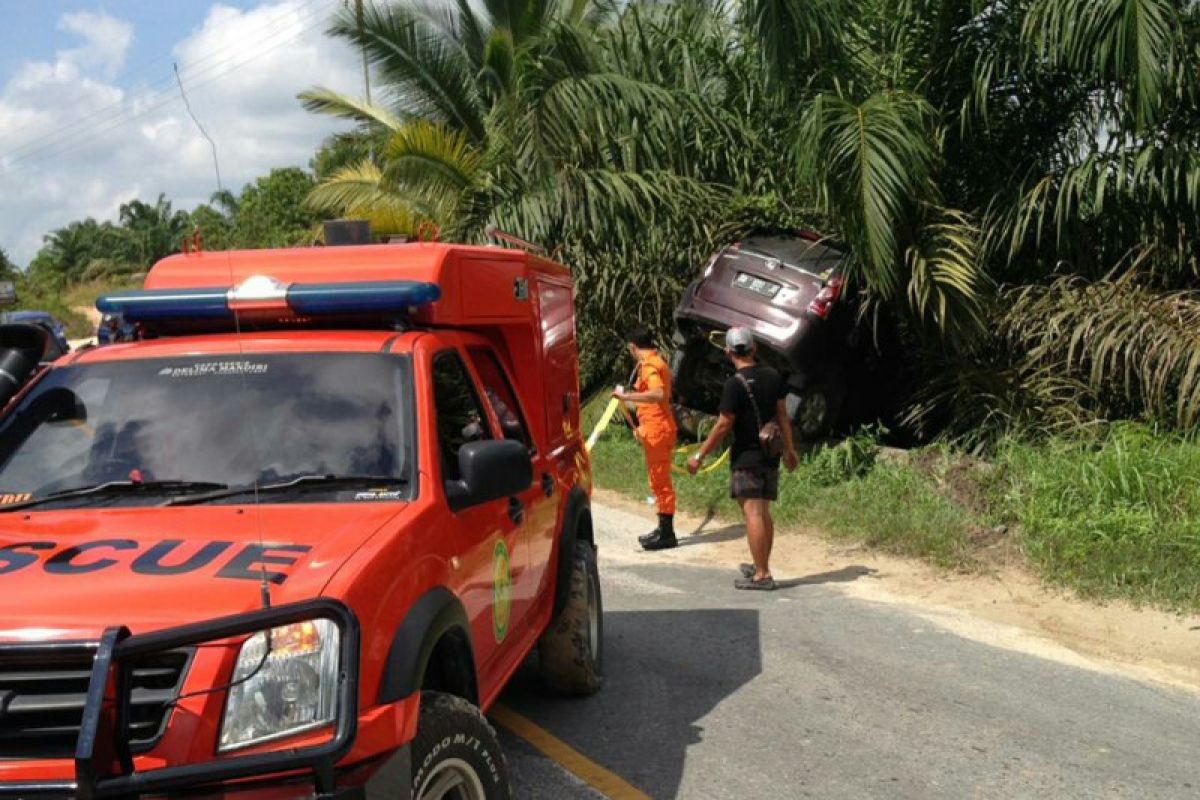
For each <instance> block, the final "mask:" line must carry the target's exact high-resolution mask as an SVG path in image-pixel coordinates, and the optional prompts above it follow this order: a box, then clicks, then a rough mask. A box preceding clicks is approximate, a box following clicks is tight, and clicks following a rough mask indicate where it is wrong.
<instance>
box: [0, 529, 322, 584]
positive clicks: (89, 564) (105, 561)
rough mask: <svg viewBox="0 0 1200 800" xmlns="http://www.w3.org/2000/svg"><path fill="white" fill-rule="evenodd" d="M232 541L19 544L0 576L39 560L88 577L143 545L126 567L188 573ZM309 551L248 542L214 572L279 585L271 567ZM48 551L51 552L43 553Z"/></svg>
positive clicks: (4, 554)
mask: <svg viewBox="0 0 1200 800" xmlns="http://www.w3.org/2000/svg"><path fill="white" fill-rule="evenodd" d="M233 544H234V543H233V542H228V541H213V542H204V543H203V544H202V546H201V547H200V548H199V549H198V550H195V549H193V548H191V547H187V546H186V545H187V542H185V541H184V540H183V539H163V540H161V541H158V542H154V543H151V544H148V545H143V544H141V543H139V542H137V541H135V540H133V539H97V540H95V541H90V542H80V543H78V544H72V545H70V546H68V547H62V548H61V549H60V547H61V545H59V543H58V542H46V541H42V542H19V543H16V544H9V545H4V546H3V547H0V575H10V574H12V573H14V572H20V571H21V570H24V569H30V568H34V569H36V565H37V564H38V562H39V561H41V562H42V569H43V570H44V571H45V572H48V573H50V574H52V575H89V574H92V573H95V572H100V571H101V570H106V569H112V568H114V567H117V568H119V567H120V565H121V563H122V561H123V560H124V559H120V558H117V557H116V556H117V554H119V553H125V552H128V551H134V550H139V549H141V548H142V547H143V546H145V549H144V550H143V552H141V553H140V554H139V555H138V556H137V557H136V558H134V559H133V561H132V563H129V562H126V564H125V566H126V567H127V568H128V569H130V570H131V571H133V572H135V573H137V574H139V575H155V576H169V575H185V574H187V573H192V572H198V571H200V570H203V569H205V568H206V567H211V565H212V564H213V563H214V562H216V561H217V560H218V559H219V558H220V557H221V556H223V555H224V554H225V553H226V552H227V551H228V550H229V549H230V548H231V547H233ZM310 550H312V547H310V546H309V545H306V544H261V545H260V544H247V545H245V546H243V547H242V548H241V549H240V550H238V551H237V552H236V553H235V554H234V555H233V556H231V557H230V558H229V559H228V560H227V561H226V562H225V563H224V565H223V566H221V567H220V568H219V569H217V570H216V576H217V577H218V578H228V579H231V580H248V581H257V580H262V576H263V575H264V573H265V574H266V577H267V580H269V581H270V582H271V583H275V584H281V583H283V582H284V581H286V580H287V578H288V574H287V573H286V572H281V571H278V570H277V569H268V567H272V566H273V567H276V568H279V567H291V566H293V565H295V563H296V562H297V561H299V560H300V557H301V556H302V555H303V554H304V553H307V552H309V551H310ZM48 552H49V553H51V555H50V556H49V557H45V554H46V553H48ZM189 553H190V555H189ZM43 558H44V559H45V560H44V561H42V559H43ZM127 558H128V556H126V559H127Z"/></svg>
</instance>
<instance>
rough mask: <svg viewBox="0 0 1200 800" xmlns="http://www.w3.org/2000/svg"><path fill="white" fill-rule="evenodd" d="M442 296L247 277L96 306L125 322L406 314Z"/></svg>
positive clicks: (423, 288) (412, 288)
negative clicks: (247, 315)
mask: <svg viewBox="0 0 1200 800" xmlns="http://www.w3.org/2000/svg"><path fill="white" fill-rule="evenodd" d="M441 296H442V290H441V287H440V286H438V285H437V284H436V283H425V282H422V281H363V282H357V283H293V284H290V285H285V284H282V283H280V282H279V281H276V280H275V279H273V278H268V277H264V276H255V277H252V278H247V279H246V280H245V281H243V282H242V283H241V284H239V285H238V286H235V287H234V288H232V289H228V288H225V287H211V288H202V289H148V290H142V291H132V292H118V293H116V294H109V295H104V296H103V297H101V298H100V299H99V300H97V301H96V308H97V309H99V310H100V311H101V312H103V313H105V314H120V315H122V316H123V317H124V318H125V319H126V320H128V321H129V322H164V321H168V320H202V319H206V320H216V319H233V317H234V315H235V314H237V313H254V312H259V313H280V312H282V313H288V312H290V313H292V314H295V315H296V316H303V317H315V316H324V315H363V316H375V315H388V314H405V313H407V312H409V311H410V310H412V309H414V308H416V307H418V306H423V305H426V304H428V303H433V302H435V301H437V300H438V299H440V298H441Z"/></svg>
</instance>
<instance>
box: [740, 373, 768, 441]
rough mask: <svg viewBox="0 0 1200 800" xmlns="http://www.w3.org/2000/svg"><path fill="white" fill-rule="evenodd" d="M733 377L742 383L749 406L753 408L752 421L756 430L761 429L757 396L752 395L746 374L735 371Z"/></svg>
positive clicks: (761, 422)
mask: <svg viewBox="0 0 1200 800" xmlns="http://www.w3.org/2000/svg"><path fill="white" fill-rule="evenodd" d="M734 377H735V378H737V379H738V382H739V383H741V384H742V388H744V389H745V390H746V394H747V396H749V398H750V407H751V408H753V409H754V422H755V423H756V424H757V425H758V428H757V429H758V430H760V431H761V430H762V428H763V421H762V414H761V413H759V410H758V398H756V397H755V396H754V390H753V389H751V388H750V381H748V380H746V376H745V375H743V374H742V373H740V372H735V373H734Z"/></svg>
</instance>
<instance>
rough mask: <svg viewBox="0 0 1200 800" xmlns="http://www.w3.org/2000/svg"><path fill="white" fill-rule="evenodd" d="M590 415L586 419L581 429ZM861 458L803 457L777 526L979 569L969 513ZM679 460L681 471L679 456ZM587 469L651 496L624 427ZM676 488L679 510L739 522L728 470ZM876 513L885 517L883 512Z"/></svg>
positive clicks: (612, 484)
mask: <svg viewBox="0 0 1200 800" xmlns="http://www.w3.org/2000/svg"><path fill="white" fill-rule="evenodd" d="M585 411H587V410H585ZM596 416H598V414H596V413H595V412H592V413H590V414H589V413H585V418H584V419H585V428H584V429H585V430H590V429H591V424H592V423H593V421H594V419H595V417H596ZM850 441H855V440H850ZM857 446H861V442H860V443H859V444H858V445H857ZM847 449H849V448H847ZM871 449H872V450H873V449H874V448H871ZM860 458H864V460H865V462H866V463H863V461H859V460H856V457H855V454H853V453H850V454H847V453H845V452H841V451H839V448H832V449H826V450H820V451H817V452H816V453H813V454H810V455H807V456H806V457H805V458H804V459H803V461H802V462H801V464H800V466H799V468H798V469H797V470H796V471H795V472H794V473H788V472H787V471H786V470H785V471H784V472H783V474H782V475H781V479H780V487H779V503H778V504H777V505H776V506H775V518H776V520H777V521H778V522H779V523H780V524H782V525H789V524H790V525H796V524H802V525H807V526H811V527H815V528H819V529H821V530H822V531H825V532H826V533H828V534H829V535H831V536H834V537H837V538H842V539H847V540H853V541H861V542H865V543H867V544H869V545H871V546H874V547H879V548H882V549H884V550H887V551H888V552H893V553H899V554H903V555H914V556H921V557H925V558H928V559H930V560H932V561H933V562H935V563H937V564H940V565H943V566H946V567H951V568H956V569H965V568H973V567H975V566H977V564H976V561H975V558H974V556H973V555H972V552H971V547H970V534H971V531H972V529H973V527H974V526H975V525H976V520H975V519H974V517H973V516H972V514H971V513H970V512H969V511H968V510H966V509H964V508H962V507H960V506H959V505H957V504H956V503H955V502H954V501H952V500H951V499H949V498H947V497H945V496H943V495H942V494H941V493H939V492H938V491H937V490H936V489H935V488H933V486H932V485H930V483H929V482H928V481H927V480H925V479H924V477H923V476H922V474H921V473H920V471H919V470H918V469H917V468H915V467H911V466H905V465H894V464H876V463H872V462H873V454H872V455H871V457H864V456H860ZM678 461H679V463H680V465H682V463H683V459H682V457H680V458H679V459H678ZM592 467H593V469H594V471H595V476H596V484H597V485H598V486H600V487H603V488H605V489H612V490H616V491H619V492H622V493H624V494H626V495H629V496H631V497H635V498H639V499H641V498H645V497H646V496H647V495H648V494H649V487H648V484H647V478H646V469H645V462H644V460H643V458H642V450H641V446H640V445H639V444H638V443H637V442H636V441H635V440H634V439H633V436H632V435H631V434H630V432H629V430H628V429H627V428H624V427H618V426H615V425H614V426H613V427H610V428H609V430H608V432H606V433H605V435H604V437H603V438H602V439H601V440H600V442H599V443H598V444H597V445H596V448H595V450H593V452H592ZM675 489H676V492H677V493H678V494H679V504H680V507H681V508H682V509H683V510H686V511H690V512H693V513H697V514H710V513H711V514H715V515H717V516H720V517H725V518H729V519H737V518H739V515H740V513H741V512H740V510H739V509H738V507H737V505H736V504H735V503H734V502H733V501H732V500H731V499H729V468H728V466H721V467H719V468H717V469H715V470H713V471H712V472H709V473H707V474H701V475H698V476H696V477H690V476H687V475H677V476H676V480H675ZM881 508H888V509H889V513H886V514H881V513H880V509H881Z"/></svg>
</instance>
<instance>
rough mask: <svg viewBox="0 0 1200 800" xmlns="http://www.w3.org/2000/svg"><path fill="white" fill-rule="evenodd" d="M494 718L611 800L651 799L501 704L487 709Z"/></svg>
mask: <svg viewBox="0 0 1200 800" xmlns="http://www.w3.org/2000/svg"><path fill="white" fill-rule="evenodd" d="M488 716H490V717H491V718H492V719H493V720H495V721H496V722H498V723H499V724H500V725H503V726H504V727H505V728H507V729H508V730H509V731H511V732H512V733H514V734H516V735H517V736H520V737H521V738H522V739H524V740H525V741H527V742H529V743H530V744H531V745H533V746H534V747H535V748H537V749H538V750H540V751H541V752H542V754H543V755H545V756H546V757H547V758H549V759H550V760H551V761H554V762H555V763H556V764H558V765H559V766H560V767H562V768H563V769H565V770H567V772H570V773H571V774H572V775H574V776H575V777H577V778H579V779H580V780H581V781H583V782H584V783H586V784H587V785H588V786H591V787H592V788H593V789H595V790H596V791H598V792H600V793H601V794H604V795H607V796H608V797H610V798H612V800H651V797H650V795H648V794H646V793H645V792H643V791H642V790H641V789H639V788H637V787H636V786H634V785H633V784H631V783H630V782H629V781H627V780H625V779H624V778H622V777H621V776H620V775H617V774H616V773H614V772H611V771H609V770H607V769H605V768H604V767H602V766H600V765H599V764H597V763H596V762H595V761H592V760H591V759H590V758H588V757H587V756H585V755H584V754H583V753H580V752H579V751H578V750H576V749H575V748H573V747H571V746H570V745H569V744H567V743H566V742H564V741H563V740H562V739H559V738H558V737H557V736H555V735H554V734H552V733H550V732H549V731H547V730H546V729H544V728H542V727H539V726H538V725H537V724H536V723H534V722H532V721H530V720H528V719H526V718H525V717H523V716H521V715H520V714H518V713H517V712H515V711H513V710H512V709H511V708H507V707H506V706H502V705H500V704H499V703H497V704H496V705H494V706H492V710H491V711H490V712H488Z"/></svg>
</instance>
